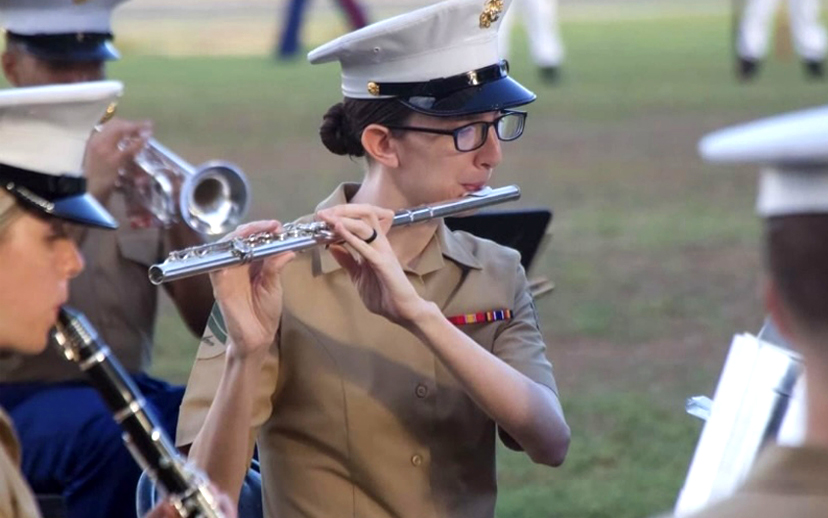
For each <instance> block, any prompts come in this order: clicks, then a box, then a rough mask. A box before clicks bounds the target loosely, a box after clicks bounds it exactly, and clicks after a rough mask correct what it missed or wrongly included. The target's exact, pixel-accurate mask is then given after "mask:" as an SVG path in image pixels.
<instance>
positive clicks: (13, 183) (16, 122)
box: [0, 81, 123, 229]
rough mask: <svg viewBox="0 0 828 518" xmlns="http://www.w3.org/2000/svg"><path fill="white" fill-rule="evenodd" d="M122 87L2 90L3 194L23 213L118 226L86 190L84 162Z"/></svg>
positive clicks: (0, 156) (93, 84) (95, 85)
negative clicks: (92, 137)
mask: <svg viewBox="0 0 828 518" xmlns="http://www.w3.org/2000/svg"><path fill="white" fill-rule="evenodd" d="M122 91H123V85H122V84H121V83H120V82H118V81H95V82H87V83H77V84H68V85H54V86H37V87H30V88H13V89H7V90H0V188H2V189H3V190H5V191H6V192H8V193H9V194H11V195H12V196H14V197H15V199H16V200H17V202H18V203H20V204H21V205H22V206H23V207H25V208H27V209H29V210H32V211H34V212H36V213H39V214H42V215H46V216H52V217H56V218H60V219H63V220H66V221H70V222H73V223H79V224H82V225H90V226H95V227H102V228H110V229H114V228H117V227H118V223H117V222H116V221H115V219H114V218H113V217H112V216H111V215H110V214H109V212H107V211H106V209H104V208H103V207H102V206H101V204H100V203H99V202H98V201H97V200H96V199H95V198H94V197H93V196H92V195H91V194H89V193H87V189H86V178H84V173H83V157H84V153H85V151H86V143H87V140H88V139H89V136H90V135H91V133H92V131H93V129H94V127H95V125H96V124H97V123H98V122H99V121H100V120H101V118H102V116H103V115H104V114H105V113H106V112H107V110H108V109H109V108H110V107H111V106H114V103H115V102H116V100H117V99H118V98H119V97H120V95H121V93H122Z"/></svg>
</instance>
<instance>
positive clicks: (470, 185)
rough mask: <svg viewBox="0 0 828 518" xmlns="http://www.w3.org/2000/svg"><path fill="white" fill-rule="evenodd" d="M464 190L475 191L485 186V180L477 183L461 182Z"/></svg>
mask: <svg viewBox="0 0 828 518" xmlns="http://www.w3.org/2000/svg"><path fill="white" fill-rule="evenodd" d="M461 185H462V186H463V188H464V189H466V192H477V191H479V190H480V189H482V188H483V187H485V186H486V182H479V183H464V184H461Z"/></svg>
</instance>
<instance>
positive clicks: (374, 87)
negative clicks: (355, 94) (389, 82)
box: [368, 81, 380, 95]
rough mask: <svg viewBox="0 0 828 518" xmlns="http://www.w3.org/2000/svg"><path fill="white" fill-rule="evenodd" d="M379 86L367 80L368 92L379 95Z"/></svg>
mask: <svg viewBox="0 0 828 518" xmlns="http://www.w3.org/2000/svg"><path fill="white" fill-rule="evenodd" d="M379 92H380V87H379V85H378V84H377V83H375V82H373V81H369V82H368V93H369V94H371V95H379Z"/></svg>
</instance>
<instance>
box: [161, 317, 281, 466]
mask: <svg viewBox="0 0 828 518" xmlns="http://www.w3.org/2000/svg"><path fill="white" fill-rule="evenodd" d="M226 351H227V330H226V328H225V326H224V319H223V317H222V315H221V311H220V310H219V308H218V305H217V304H214V305H213V311H212V312H211V313H210V318H209V319H208V321H207V328H206V329H205V330H204V334H203V336H202V338H201V343H200V344H199V346H198V352H197V353H196V360H195V364H194V365H193V369H192V371H191V372H190V378H189V380H188V381H187V388H186V391H185V392H184V400H183V401H182V403H181V410H180V413H179V417H178V428H177V430H176V436H175V444H176V446H178V447H183V446H187V445H190V444H192V443H193V441H194V440H195V438H196V436H197V435H198V432H199V431H200V430H201V428H202V426H204V422H205V421H206V420H207V412H208V411H209V410H210V405H212V403H213V400H214V399H215V397H216V392H217V391H218V386H219V382H220V381H221V378H222V376H223V374H224V365H225V359H226ZM278 373H279V356H278V345H277V344H276V343H274V344H273V345H272V346H271V349H270V352H269V354H268V355H267V356H266V358H265V360H264V362H263V363H262V372H261V382H260V383H258V385H257V391H256V394H255V395H254V398H255V400H254V402H253V417H252V420H251V423H250V438H251V444H250V451H251V456H252V451H253V442H254V441H255V437H256V434H257V433H258V429H259V427H260V426H261V425H262V424H264V423H265V421H267V420H268V418H269V417H270V414H271V412H272V409H273V407H272V404H271V398H272V396H273V393H274V392H275V390H276V382H277V378H278Z"/></svg>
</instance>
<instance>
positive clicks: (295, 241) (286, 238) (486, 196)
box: [149, 185, 520, 285]
mask: <svg viewBox="0 0 828 518" xmlns="http://www.w3.org/2000/svg"><path fill="white" fill-rule="evenodd" d="M518 198H520V188H519V187H518V186H517V185H508V186H506V187H499V188H497V189H492V188H491V187H487V188H485V189H481V190H479V191H476V192H471V193H468V194H467V195H465V196H463V197H462V198H458V199H456V200H451V201H446V202H441V203H435V204H432V205H423V206H422V207H416V208H413V209H403V210H400V211H398V212H397V213H396V214H395V215H394V221H393V223H392V224H391V226H392V227H401V226H406V225H412V224H414V223H420V222H423V221H428V220H431V219H435V218H442V217H445V216H451V215H454V214H459V213H463V212H466V211H470V210H475V209H479V208H482V207H488V206H490V205H495V204H498V203H504V202H507V201H512V200H516V199H518ZM341 241H342V240H341V239H340V238H339V237H338V236H336V234H334V232H333V231H332V230H331V229H330V228H329V227H328V225H327V224H326V223H324V222H321V221H314V222H311V223H289V224H287V225H285V226H284V227H283V229H282V231H281V232H276V233H274V232H259V233H257V234H252V235H250V236H247V237H244V238H235V239H230V240H226V241H219V242H216V243H212V244H208V245H202V246H195V247H191V248H186V249H184V250H180V251H176V252H172V253H170V255H169V257H167V259H166V260H165V261H164V262H163V263H161V264H155V265H152V266H151V267H150V269H149V278H150V282H152V283H153V284H156V285H158V284H161V283H164V282H169V281H175V280H178V279H183V278H185V277H191V276H193V275H199V274H202V273H209V272H213V271H216V270H221V269H222V268H227V267H230V266H237V265H240V264H247V263H250V262H252V261H256V260H258V259H264V258H265V257H268V256H271V255H275V254H280V253H282V252H299V251H302V250H307V249H310V248H314V247H317V246H324V245H330V244H334V243H339V242H341Z"/></svg>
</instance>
